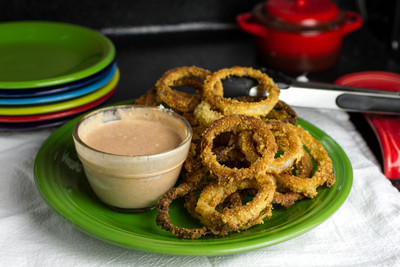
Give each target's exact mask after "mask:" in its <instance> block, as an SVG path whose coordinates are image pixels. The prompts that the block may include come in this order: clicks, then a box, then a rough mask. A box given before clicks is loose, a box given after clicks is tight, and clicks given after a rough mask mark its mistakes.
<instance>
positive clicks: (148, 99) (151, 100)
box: [134, 88, 157, 107]
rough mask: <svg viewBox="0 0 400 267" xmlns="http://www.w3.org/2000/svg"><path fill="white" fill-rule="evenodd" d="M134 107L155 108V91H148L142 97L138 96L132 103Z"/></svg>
mask: <svg viewBox="0 0 400 267" xmlns="http://www.w3.org/2000/svg"><path fill="white" fill-rule="evenodd" d="M134 104H135V105H142V106H148V107H155V106H157V91H156V89H155V88H152V89H150V90H148V91H147V92H146V93H145V94H144V95H142V96H140V97H139V98H138V99H136V101H135V102H134Z"/></svg>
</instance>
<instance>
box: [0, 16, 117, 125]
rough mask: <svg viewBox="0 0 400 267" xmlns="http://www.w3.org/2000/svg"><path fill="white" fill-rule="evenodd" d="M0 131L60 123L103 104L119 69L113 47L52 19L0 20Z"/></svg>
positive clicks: (95, 35) (91, 33) (105, 40)
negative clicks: (40, 20)
mask: <svg viewBox="0 0 400 267" xmlns="http://www.w3.org/2000/svg"><path fill="white" fill-rule="evenodd" d="M0 36H1V38H0V130H26V129H38V128H44V127H50V126H56V125H60V124H62V123H64V122H66V121H67V120H70V119H71V117H72V116H74V115H77V114H79V113H82V112H84V111H87V110H89V109H92V108H94V107H96V106H98V105H100V104H102V103H104V102H105V101H106V100H107V99H108V98H110V97H111V95H112V94H113V93H114V91H115V89H116V87H117V84H118V81H119V70H118V67H117V64H116V62H115V48H114V45H113V43H112V42H111V41H110V40H109V39H108V38H107V37H105V36H103V35H101V34H99V33H97V32H95V31H92V30H90V29H87V28H83V27H79V26H75V25H70V24H63V23H54V22H32V21H30V22H9V23H1V24H0Z"/></svg>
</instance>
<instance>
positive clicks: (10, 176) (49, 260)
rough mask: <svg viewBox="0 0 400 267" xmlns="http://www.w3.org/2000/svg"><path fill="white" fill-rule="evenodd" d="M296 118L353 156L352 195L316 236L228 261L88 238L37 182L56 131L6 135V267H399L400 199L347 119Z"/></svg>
mask: <svg viewBox="0 0 400 267" xmlns="http://www.w3.org/2000/svg"><path fill="white" fill-rule="evenodd" d="M297 111H298V114H299V116H300V117H301V118H303V119H305V120H307V121H309V122H311V123H312V124H314V125H315V126H317V127H319V128H320V129H322V130H323V131H325V132H326V133H327V134H328V135H330V136H331V137H332V138H334V139H335V140H336V141H337V142H338V143H339V145H340V146H341V147H342V148H343V149H344V150H345V152H346V153H347V155H348V157H349V158H350V161H351V163H352V165H353V175H354V182H353V187H352V189H351V192H350V195H349V197H348V199H347V200H346V202H345V203H344V204H343V205H342V207H340V208H339V210H338V211H337V212H336V213H334V214H333V215H332V216H331V217H330V218H329V219H328V220H326V221H325V222H324V223H322V224H321V225H319V226H318V227H316V228H314V229H312V230H311V231H309V232H307V233H305V234H303V235H301V236H298V237H296V238H293V239H291V240H288V241H286V242H283V243H280V244H277V245H274V246H270V247H265V248H261V249H257V250H253V251H249V252H246V253H239V254H233V255H228V256H213V257H189V256H186V257H180V256H167V255H161V254H154V253H146V252H141V251H135V250H129V249H125V248H121V247H118V246H115V245H113V244H109V243H106V242H103V241H100V240H98V239H96V238H94V237H91V236H89V235H87V234H85V233H83V232H81V231H80V230H78V229H76V228H74V226H72V225H70V224H69V223H67V222H65V221H64V220H63V219H62V218H61V217H59V216H58V215H57V214H56V213H55V212H54V211H52V210H51V209H50V208H49V207H48V206H47V204H46V203H45V202H44V201H43V199H42V198H41V196H40V195H39V193H38V191H37V189H36V186H35V184H34V181H33V165H34V160H35V156H36V152H37V151H38V149H39V147H40V146H41V144H42V142H43V141H44V140H45V139H46V138H47V137H48V136H49V135H50V134H51V133H52V132H53V131H54V130H55V129H54V128H53V129H46V130H37V131H29V132H15V133H7V132H0V179H1V186H0V266H229V267H232V266H241V267H243V266H395V265H400V193H399V192H398V191H397V189H396V188H394V187H393V186H392V185H391V183H390V181H389V180H387V179H386V178H385V176H384V175H383V174H382V171H381V170H380V167H379V166H378V163H377V161H376V159H375V158H374V156H373V154H372V153H371V152H370V150H369V148H368V146H367V145H366V143H365V141H364V140H363V139H362V137H361V136H360V134H359V133H358V132H357V131H356V130H355V128H354V127H353V125H352V124H351V122H350V121H349V118H348V115H347V113H344V112H339V111H337V112H332V111H315V110H305V109H298V110H297Z"/></svg>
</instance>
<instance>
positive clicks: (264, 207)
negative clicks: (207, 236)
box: [195, 174, 275, 236]
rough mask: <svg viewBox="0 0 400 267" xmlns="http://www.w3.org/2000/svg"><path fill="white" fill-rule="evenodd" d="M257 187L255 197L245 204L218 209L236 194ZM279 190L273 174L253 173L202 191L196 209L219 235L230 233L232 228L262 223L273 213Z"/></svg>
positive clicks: (216, 184)
mask: <svg viewBox="0 0 400 267" xmlns="http://www.w3.org/2000/svg"><path fill="white" fill-rule="evenodd" d="M248 188H254V189H256V190H257V193H256V195H255V196H254V198H253V199H252V200H251V201H249V202H247V203H246V204H245V205H236V206H235V207H233V208H228V207H226V208H224V209H223V210H221V211H218V210H217V205H218V204H220V203H222V202H223V201H224V200H225V199H226V198H227V197H228V196H230V195H232V194H233V193H235V192H237V191H239V190H243V189H248ZM274 193H275V183H274V182H273V179H272V177H271V176H270V175H266V174H264V175H262V177H260V176H257V175H255V176H251V177H249V178H245V179H242V180H240V181H235V182H232V183H228V184H219V183H217V182H215V183H211V184H209V185H208V186H206V187H205V188H204V189H203V190H202V191H201V193H200V196H199V199H198V201H197V206H196V208H195V211H196V213H197V214H199V215H200V218H201V219H200V220H201V222H202V223H203V224H204V225H206V226H207V228H208V229H210V230H211V232H212V233H213V234H215V235H222V236H223V235H226V234H227V233H229V232H232V231H239V230H244V229H248V228H249V227H251V226H253V225H255V224H262V223H263V222H264V221H263V219H264V218H265V217H266V216H267V217H270V216H271V215H272V204H271V202H272V199H273V196H274Z"/></svg>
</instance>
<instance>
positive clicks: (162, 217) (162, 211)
mask: <svg viewBox="0 0 400 267" xmlns="http://www.w3.org/2000/svg"><path fill="white" fill-rule="evenodd" d="M198 189H199V186H198V185H196V184H190V183H182V184H180V185H178V186H177V187H173V188H172V189H170V190H169V191H168V192H167V193H165V194H164V195H163V196H162V197H161V198H160V199H159V200H158V202H157V205H156V208H157V210H158V214H157V218H156V223H157V225H159V226H161V228H162V229H164V230H167V231H169V232H171V233H172V234H174V235H176V236H179V237H183V238H191V239H195V238H199V237H201V236H204V235H206V234H208V233H209V231H208V230H207V228H206V227H202V228H198V229H188V228H184V227H177V226H175V225H173V224H172V223H171V219H170V217H169V206H170V204H171V203H172V201H173V200H174V199H177V198H180V197H183V196H185V195H187V194H189V193H190V192H193V191H196V190H198Z"/></svg>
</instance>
